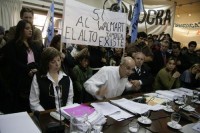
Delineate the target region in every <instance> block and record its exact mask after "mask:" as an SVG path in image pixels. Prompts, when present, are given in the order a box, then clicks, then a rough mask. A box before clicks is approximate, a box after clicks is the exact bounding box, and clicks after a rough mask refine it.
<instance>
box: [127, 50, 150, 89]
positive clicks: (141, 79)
mask: <svg viewBox="0 0 200 133" xmlns="http://www.w3.org/2000/svg"><path fill="white" fill-rule="evenodd" d="M132 57H133V59H134V61H135V68H134V71H135V73H133V74H131V75H130V76H129V80H132V83H133V87H134V88H135V90H140V91H141V92H150V91H152V87H151V86H152V83H153V81H154V77H153V75H152V74H151V69H150V67H149V66H147V65H146V64H144V60H145V55H144V54H143V53H142V52H137V53H133V55H132Z"/></svg>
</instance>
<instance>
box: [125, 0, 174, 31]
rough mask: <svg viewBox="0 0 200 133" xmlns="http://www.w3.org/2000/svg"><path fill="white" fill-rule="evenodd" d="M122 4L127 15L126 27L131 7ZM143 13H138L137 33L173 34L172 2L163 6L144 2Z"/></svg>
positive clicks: (129, 18) (130, 17)
mask: <svg viewBox="0 0 200 133" xmlns="http://www.w3.org/2000/svg"><path fill="white" fill-rule="evenodd" d="M123 3H124V7H125V8H127V13H128V25H130V23H131V19H132V16H131V12H132V10H133V8H134V6H133V5H131V4H128V3H126V2H123ZM144 9H145V10H144V12H142V13H140V17H139V22H138V31H144V32H147V34H156V35H158V34H161V33H162V32H165V33H169V34H170V35H172V34H173V25H174V15H175V5H174V3H173V2H165V3H163V4H159V5H158V3H154V2H153V1H152V3H151V5H150V4H149V3H145V1H144Z"/></svg>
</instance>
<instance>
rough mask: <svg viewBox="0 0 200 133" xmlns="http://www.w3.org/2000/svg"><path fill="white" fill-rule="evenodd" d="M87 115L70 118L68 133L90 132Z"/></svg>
mask: <svg viewBox="0 0 200 133" xmlns="http://www.w3.org/2000/svg"><path fill="white" fill-rule="evenodd" d="M87 120H88V117H87V114H85V115H83V116H78V117H77V116H76V117H75V116H71V117H70V133H86V132H88V131H89V130H90V127H89V125H88V124H87Z"/></svg>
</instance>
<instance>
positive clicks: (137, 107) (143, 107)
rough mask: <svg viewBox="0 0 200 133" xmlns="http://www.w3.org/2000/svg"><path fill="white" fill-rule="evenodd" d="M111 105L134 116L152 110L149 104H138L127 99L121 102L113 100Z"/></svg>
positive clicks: (120, 100)
mask: <svg viewBox="0 0 200 133" xmlns="http://www.w3.org/2000/svg"><path fill="white" fill-rule="evenodd" d="M111 103H113V104H115V105H117V106H119V107H121V108H123V109H125V110H127V111H129V112H132V113H134V114H143V113H145V112H147V111H148V110H150V109H151V107H150V106H149V105H147V104H141V103H137V102H134V101H131V100H128V99H125V98H122V99H119V100H111Z"/></svg>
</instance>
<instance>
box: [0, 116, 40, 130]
mask: <svg viewBox="0 0 200 133" xmlns="http://www.w3.org/2000/svg"><path fill="white" fill-rule="evenodd" d="M0 133H41V131H40V130H39V129H38V127H37V126H36V125H35V123H34V122H33V121H32V119H31V118H30V116H29V115H28V113H27V112H21V113H13V114H6V115H0Z"/></svg>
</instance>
